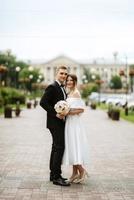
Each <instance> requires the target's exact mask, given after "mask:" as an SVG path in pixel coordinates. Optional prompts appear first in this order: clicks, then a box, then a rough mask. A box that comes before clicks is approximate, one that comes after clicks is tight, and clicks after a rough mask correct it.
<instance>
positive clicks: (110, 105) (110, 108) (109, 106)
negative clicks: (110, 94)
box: [107, 104, 113, 118]
mask: <svg viewBox="0 0 134 200" xmlns="http://www.w3.org/2000/svg"><path fill="white" fill-rule="evenodd" d="M112 108H113V105H112V104H109V105H108V111H107V114H108V117H109V118H111V117H112Z"/></svg>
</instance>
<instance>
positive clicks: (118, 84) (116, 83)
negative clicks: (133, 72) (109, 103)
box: [110, 75, 122, 90]
mask: <svg viewBox="0 0 134 200" xmlns="http://www.w3.org/2000/svg"><path fill="white" fill-rule="evenodd" d="M110 88H111V89H115V90H116V89H121V88H122V81H121V78H120V76H117V75H115V76H113V77H112V78H111V81H110Z"/></svg>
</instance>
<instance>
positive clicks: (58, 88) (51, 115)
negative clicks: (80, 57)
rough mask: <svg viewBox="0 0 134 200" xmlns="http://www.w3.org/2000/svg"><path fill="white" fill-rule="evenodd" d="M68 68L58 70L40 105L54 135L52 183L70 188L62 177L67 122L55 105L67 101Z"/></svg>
mask: <svg viewBox="0 0 134 200" xmlns="http://www.w3.org/2000/svg"><path fill="white" fill-rule="evenodd" d="M67 73H68V71H67V68H66V67H65V66H60V67H59V68H57V70H56V80H55V82H54V83H53V84H50V85H49V86H48V87H47V88H46V90H45V93H44V95H43V96H42V98H41V101H40V105H41V107H42V108H43V109H45V110H46V111H47V128H48V129H49V131H50V133H51V135H52V150H51V156H50V181H53V184H55V185H61V186H70V184H69V183H67V182H66V178H63V177H62V176H61V163H62V157H63V153H64V146H65V142H64V129H65V121H64V119H63V116H60V115H59V114H57V113H56V111H55V110H54V105H55V104H56V103H57V102H58V101H60V100H65V99H66V97H67V95H66V92H65V90H64V88H63V84H64V82H65V80H66V78H67Z"/></svg>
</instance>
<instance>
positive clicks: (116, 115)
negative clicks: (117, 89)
mask: <svg viewBox="0 0 134 200" xmlns="http://www.w3.org/2000/svg"><path fill="white" fill-rule="evenodd" d="M111 118H112V119H113V120H117V121H118V120H119V119H120V111H112V114H111Z"/></svg>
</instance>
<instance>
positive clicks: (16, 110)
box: [15, 105, 21, 117]
mask: <svg viewBox="0 0 134 200" xmlns="http://www.w3.org/2000/svg"><path fill="white" fill-rule="evenodd" d="M20 112H21V109H20V106H19V105H16V109H15V115H16V117H19V116H20Z"/></svg>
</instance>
